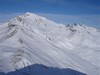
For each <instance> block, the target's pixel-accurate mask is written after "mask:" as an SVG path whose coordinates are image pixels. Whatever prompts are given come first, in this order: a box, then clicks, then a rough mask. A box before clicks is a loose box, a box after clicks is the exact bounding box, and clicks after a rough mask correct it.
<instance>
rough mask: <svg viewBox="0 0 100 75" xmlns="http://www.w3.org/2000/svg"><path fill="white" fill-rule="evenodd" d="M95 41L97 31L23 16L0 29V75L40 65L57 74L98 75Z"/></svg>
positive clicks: (99, 48)
mask: <svg viewBox="0 0 100 75" xmlns="http://www.w3.org/2000/svg"><path fill="white" fill-rule="evenodd" d="M99 37H100V32H99V30H97V29H95V28H92V27H87V26H85V25H80V24H74V25H60V24H57V23H55V22H52V21H50V20H48V19H46V18H44V17H40V16H38V15H35V14H32V13H26V14H25V15H22V16H18V17H16V18H14V19H12V20H10V21H9V22H7V23H4V24H2V25H0V72H2V74H4V73H10V72H14V71H15V72H16V70H20V69H22V68H25V67H28V66H30V65H34V64H42V65H45V66H47V67H57V68H59V71H60V70H61V69H64V68H65V69H67V68H68V69H72V70H75V71H78V72H81V73H83V74H77V75H84V74H87V75H99V74H100V58H99V57H100V38H99ZM40 69H41V70H42V68H40ZM40 69H38V70H39V72H40ZM35 71H36V70H35V68H34V72H35ZM42 71H46V70H42ZM57 71H58V70H57ZM61 71H62V70H61ZM26 72H27V71H26ZM49 72H51V71H49ZM49 72H48V73H49ZM41 73H42V72H41ZM43 73H44V72H43ZM32 74H33V72H32V73H31V74H29V75H32ZM68 74H69V73H68ZM0 75H1V74H0ZM35 75H38V73H37V74H35ZM39 75H40V74H39ZM44 75H45V74H44ZM46 75H50V74H46ZM51 75H54V74H51ZM57 75H59V72H58V74H57ZM60 75H62V74H60ZM63 75H67V73H66V74H63ZM70 75H72V74H70Z"/></svg>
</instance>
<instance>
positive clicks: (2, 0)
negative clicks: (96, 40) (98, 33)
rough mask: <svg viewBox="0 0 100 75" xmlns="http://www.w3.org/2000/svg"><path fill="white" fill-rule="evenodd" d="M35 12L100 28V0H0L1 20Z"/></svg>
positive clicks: (60, 21)
mask: <svg viewBox="0 0 100 75" xmlns="http://www.w3.org/2000/svg"><path fill="white" fill-rule="evenodd" d="M25 12H33V13H36V14H39V15H42V16H45V17H47V18H49V19H51V20H54V21H55V22H58V23H63V24H72V23H83V24H87V25H89V26H93V27H97V28H100V22H99V21H100V0H0V22H3V21H6V20H8V19H11V18H12V17H15V16H16V15H20V14H23V13H25Z"/></svg>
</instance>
